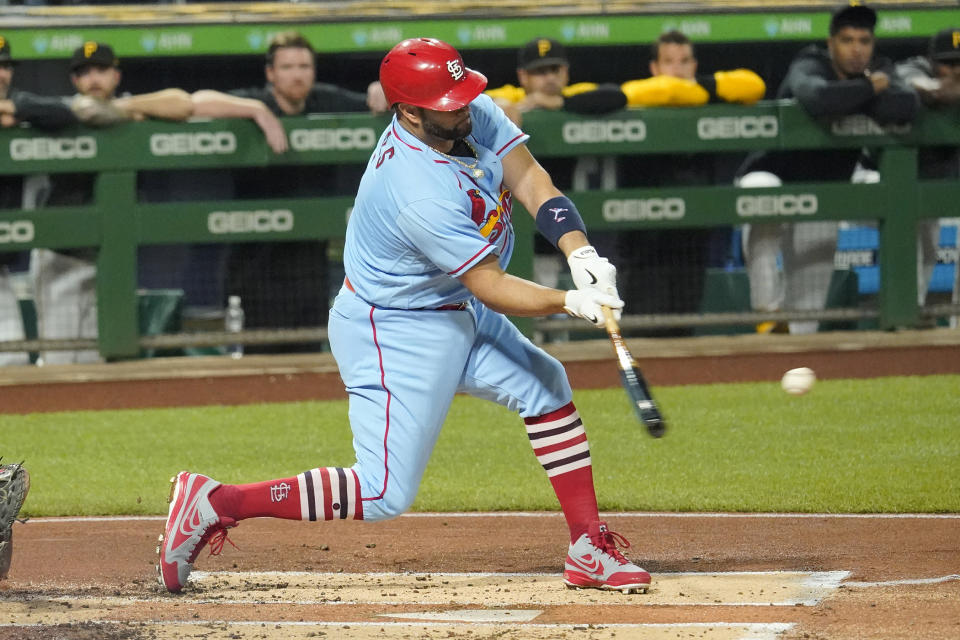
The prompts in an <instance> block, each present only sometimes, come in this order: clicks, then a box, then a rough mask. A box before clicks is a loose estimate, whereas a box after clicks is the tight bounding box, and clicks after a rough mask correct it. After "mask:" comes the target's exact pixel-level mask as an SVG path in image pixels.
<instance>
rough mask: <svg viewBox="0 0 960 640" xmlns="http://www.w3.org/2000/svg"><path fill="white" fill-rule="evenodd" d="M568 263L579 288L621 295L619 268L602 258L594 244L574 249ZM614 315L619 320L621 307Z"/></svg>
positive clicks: (615, 295)
mask: <svg viewBox="0 0 960 640" xmlns="http://www.w3.org/2000/svg"><path fill="white" fill-rule="evenodd" d="M567 264H568V265H570V275H571V276H573V283H574V284H575V285H577V289H596V290H597V291H602V292H603V293H606V294H607V295H611V296H614V297H616V298H619V297H620V294H619V293H618V292H617V268H616V267H615V266H613V265H612V264H610V261H609V260H607V259H606V258H601V257H600V255H599V254H598V253H597V250H596V249H594V248H593V247H592V246H590V245H587V246H585V247H580V248H579V249H576V250H574V251H573V252H572V253H571V254H570V255H569V257H567ZM621 306H622V305H621ZM613 316H614V317H615V318H616V319H617V320H618V321H619V320H620V309H615V310H614V312H613Z"/></svg>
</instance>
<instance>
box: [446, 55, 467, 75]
mask: <svg viewBox="0 0 960 640" xmlns="http://www.w3.org/2000/svg"><path fill="white" fill-rule="evenodd" d="M447 71H449V72H450V75H451V77H453V79H454V80H459V79H460V78H462V77H463V65H461V64H460V60H458V59H457V58H454V59H453V60H447Z"/></svg>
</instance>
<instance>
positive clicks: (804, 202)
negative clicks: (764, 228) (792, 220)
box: [737, 193, 818, 218]
mask: <svg viewBox="0 0 960 640" xmlns="http://www.w3.org/2000/svg"><path fill="white" fill-rule="evenodd" d="M817 206H818V205H817V196H815V195H814V194H812V193H800V194H796V195H794V194H792V193H784V194H783V195H779V196H740V197H738V198H737V215H738V216H740V217H742V218H749V217H750V216H795V215H801V216H808V215H811V214H814V213H816V212H817Z"/></svg>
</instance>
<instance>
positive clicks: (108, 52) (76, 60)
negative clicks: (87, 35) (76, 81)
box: [70, 41, 118, 72]
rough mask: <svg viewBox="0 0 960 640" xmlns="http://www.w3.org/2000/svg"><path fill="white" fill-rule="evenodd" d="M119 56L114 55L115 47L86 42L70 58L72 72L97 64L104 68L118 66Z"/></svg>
mask: <svg viewBox="0 0 960 640" xmlns="http://www.w3.org/2000/svg"><path fill="white" fill-rule="evenodd" d="M117 62H118V60H117V56H116V55H114V53H113V47H111V46H110V45H108V44H104V43H102V42H93V41H89V42H84V43H83V45H82V46H79V47H77V48H76V50H75V51H74V52H73V57H72V58H70V71H71V72H72V71H76V70H77V69H80V68H81V67H86V66H87V65H91V64H96V65H100V66H104V67H115V66H117Z"/></svg>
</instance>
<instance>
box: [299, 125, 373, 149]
mask: <svg viewBox="0 0 960 640" xmlns="http://www.w3.org/2000/svg"><path fill="white" fill-rule="evenodd" d="M376 142H377V134H376V132H374V130H373V129H370V128H363V129H294V130H293V131H291V132H290V146H291V147H293V149H294V150H295V151H331V150H335V151H346V150H348V149H372V148H373V145H374V144H376Z"/></svg>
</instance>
